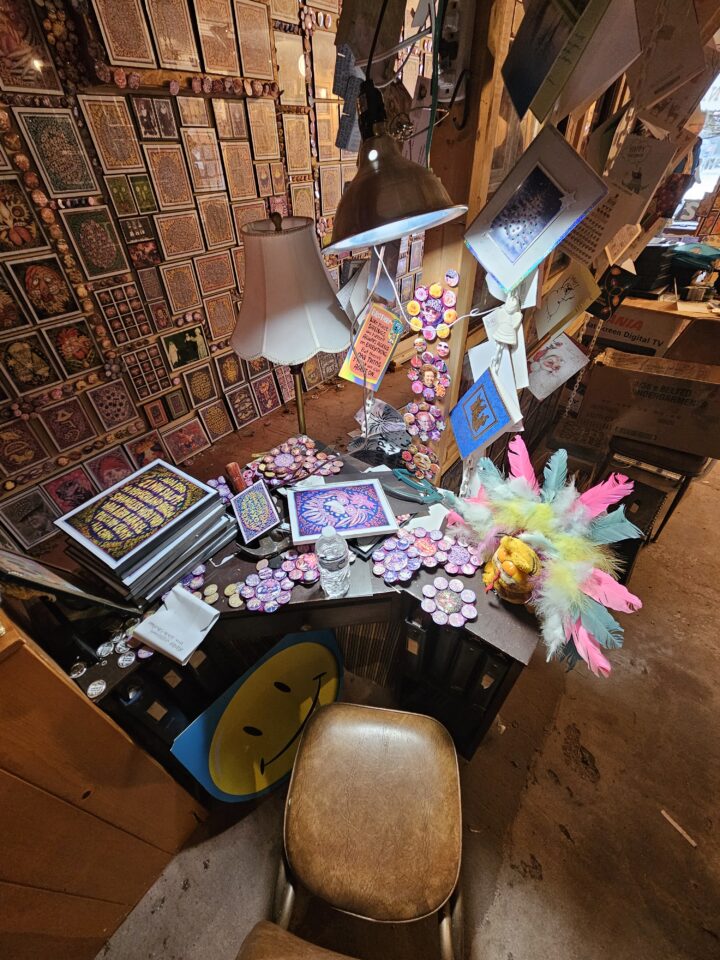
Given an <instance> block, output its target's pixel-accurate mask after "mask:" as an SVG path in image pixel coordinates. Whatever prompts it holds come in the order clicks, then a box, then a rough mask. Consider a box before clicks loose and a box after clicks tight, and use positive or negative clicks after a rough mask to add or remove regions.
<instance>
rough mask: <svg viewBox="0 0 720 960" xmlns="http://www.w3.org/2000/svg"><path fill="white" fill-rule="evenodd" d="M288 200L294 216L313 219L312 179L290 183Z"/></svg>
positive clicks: (313, 190)
mask: <svg viewBox="0 0 720 960" xmlns="http://www.w3.org/2000/svg"><path fill="white" fill-rule="evenodd" d="M290 202H291V204H292V215H293V216H294V217H309V218H310V219H311V220H314V219H315V184H314V183H313V181H312V180H307V181H303V182H302V183H291V184H290Z"/></svg>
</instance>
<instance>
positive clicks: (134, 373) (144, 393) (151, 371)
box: [122, 343, 172, 400]
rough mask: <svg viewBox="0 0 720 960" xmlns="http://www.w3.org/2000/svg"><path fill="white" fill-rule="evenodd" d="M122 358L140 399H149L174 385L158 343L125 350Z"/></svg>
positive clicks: (136, 394)
mask: <svg viewBox="0 0 720 960" xmlns="http://www.w3.org/2000/svg"><path fill="white" fill-rule="evenodd" d="M122 360H123V363H124V364H125V370H126V372H127V375H128V376H129V378H130V382H131V383H132V385H133V390H134V391H135V396H136V397H137V398H138V400H149V399H150V397H153V396H155V395H156V394H158V393H161V392H162V391H163V390H169V389H170V387H171V386H172V381H171V380H170V374H169V373H168V369H167V367H166V365H165V360H164V358H163V355H162V353H161V352H160V347H159V346H158V345H157V344H156V343H149V344H147V346H144V347H141V348H140V349H139V350H131V351H127V350H124V351H123V353H122Z"/></svg>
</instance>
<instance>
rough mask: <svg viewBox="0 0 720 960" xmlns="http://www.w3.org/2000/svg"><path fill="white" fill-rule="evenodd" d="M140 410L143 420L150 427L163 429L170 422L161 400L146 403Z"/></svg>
mask: <svg viewBox="0 0 720 960" xmlns="http://www.w3.org/2000/svg"><path fill="white" fill-rule="evenodd" d="M142 409H143V413H144V414H145V419H146V420H147V422H148V423H149V424H150V426H151V427H164V426H165V424H166V423H169V422H170V420H169V417H168V415H167V411H166V410H165V406H164V404H163V401H162V400H153V401H152V402H151V403H146V404H145V406H144V407H143V408H142Z"/></svg>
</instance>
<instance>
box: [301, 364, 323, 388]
mask: <svg viewBox="0 0 720 960" xmlns="http://www.w3.org/2000/svg"><path fill="white" fill-rule="evenodd" d="M302 375H303V382H304V383H305V389H306V390H312V389H313V387H317V386H318V385H319V384H321V383H322V382H323V375H322V370H321V369H320V361H319V360H318V358H317V357H310V359H309V360H306V361H305V363H304V364H303V369H302Z"/></svg>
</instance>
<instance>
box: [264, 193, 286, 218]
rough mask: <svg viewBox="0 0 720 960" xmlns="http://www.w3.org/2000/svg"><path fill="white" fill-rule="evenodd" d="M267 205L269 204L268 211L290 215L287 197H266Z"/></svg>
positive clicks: (284, 215)
mask: <svg viewBox="0 0 720 960" xmlns="http://www.w3.org/2000/svg"><path fill="white" fill-rule="evenodd" d="M268 205H269V206H270V213H271V214H273V213H279V214H280V216H281V217H289V216H290V205H289V204H288V199H287V197H270V198H269V199H268Z"/></svg>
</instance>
